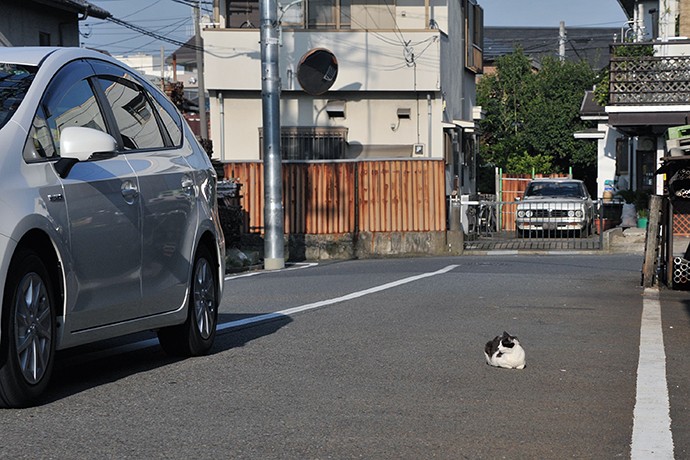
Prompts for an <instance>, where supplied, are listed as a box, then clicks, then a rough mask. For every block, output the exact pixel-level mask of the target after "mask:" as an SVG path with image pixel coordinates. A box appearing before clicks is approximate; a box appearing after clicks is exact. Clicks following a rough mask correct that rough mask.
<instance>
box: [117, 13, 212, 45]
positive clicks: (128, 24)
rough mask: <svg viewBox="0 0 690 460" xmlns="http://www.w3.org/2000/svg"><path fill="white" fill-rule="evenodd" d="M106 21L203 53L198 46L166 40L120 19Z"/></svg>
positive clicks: (170, 39) (162, 36) (166, 38)
mask: <svg viewBox="0 0 690 460" xmlns="http://www.w3.org/2000/svg"><path fill="white" fill-rule="evenodd" d="M108 21H110V22H112V23H114V24H117V25H120V26H122V27H126V28H128V29H130V30H133V31H135V32H139V33H140V34H142V35H147V36H149V37H153V38H155V39H157V40H160V41H164V42H167V43H171V44H173V45H177V46H179V47H180V48H182V47H185V48H189V49H192V50H194V51H198V50H202V51H203V47H201V48H200V47H198V46H196V45H193V44H191V43H186V42H182V41H179V40H174V39H172V38H168V37H166V36H164V35H160V34H157V33H155V32H151V31H150V30H147V29H144V28H143V27H139V26H137V25H134V24H131V23H129V22H126V21H123V20H122V19H117V18H114V17H112V16H111V17H109V18H108Z"/></svg>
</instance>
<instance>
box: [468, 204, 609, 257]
mask: <svg viewBox="0 0 690 460" xmlns="http://www.w3.org/2000/svg"><path fill="white" fill-rule="evenodd" d="M491 198H492V196H480V197H477V199H476V200H462V201H461V213H462V214H463V216H462V224H463V230H464V232H465V234H466V235H467V237H466V238H465V245H464V247H465V250H470V251H471V250H482V251H487V250H599V249H602V248H603V231H602V229H604V228H605V227H604V225H603V221H602V217H603V216H602V202H601V200H598V201H593V202H592V206H591V208H589V209H588V208H587V207H585V208H584V211H583V209H582V206H581V205H580V204H579V203H568V202H563V201H556V200H543V201H540V202H539V203H530V204H529V206H526V204H525V202H521V201H494V200H492V199H491Z"/></svg>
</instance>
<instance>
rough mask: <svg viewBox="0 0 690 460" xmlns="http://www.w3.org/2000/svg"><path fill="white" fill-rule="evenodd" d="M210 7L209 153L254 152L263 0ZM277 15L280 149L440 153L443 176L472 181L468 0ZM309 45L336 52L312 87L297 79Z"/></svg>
mask: <svg viewBox="0 0 690 460" xmlns="http://www.w3.org/2000/svg"><path fill="white" fill-rule="evenodd" d="M214 12H215V18H214V20H213V23H214V24H215V27H212V28H205V29H204V30H203V32H202V36H203V39H204V48H205V51H206V53H205V58H204V59H205V63H204V68H205V85H206V88H207V90H208V92H209V95H210V120H211V138H212V140H213V144H214V154H215V155H217V156H219V157H220V158H221V159H222V160H224V161H237V160H258V159H260V158H261V155H262V154H261V142H260V139H261V136H262V131H261V126H262V102H261V66H260V46H259V45H260V43H259V41H260V38H259V29H258V28H257V27H258V25H259V2H258V0H242V1H235V0H215V1H214ZM279 15H280V16H281V35H280V37H281V38H280V41H281V46H280V78H281V86H282V93H281V126H282V128H281V143H282V155H283V158H284V159H290V160H346V159H370V158H376V159H382V158H445V159H446V163H447V179H448V183H449V184H453V183H454V184H458V186H459V191H460V192H461V193H468V192H470V191H472V190H473V189H474V180H475V171H474V168H475V166H474V163H475V155H476V148H477V147H476V145H477V143H476V135H475V132H474V129H475V121H476V120H477V118H478V117H479V116H480V112H481V109H480V108H479V107H476V106H475V101H476V95H475V76H476V74H477V73H479V72H481V67H482V64H481V63H482V31H483V11H482V9H481V7H480V6H479V5H477V3H476V0H404V1H397V2H394V1H393V2H391V1H387V2H362V3H357V4H355V3H351V2H350V1H347V2H345V0H328V1H323V0H302V1H297V2H292V3H287V4H285V5H282V9H281V11H279ZM314 50H327V51H328V52H330V53H332V55H333V56H334V58H335V59H334V63H335V62H337V75H336V74H335V67H336V66H335V65H333V66H330V67H329V69H328V70H327V71H326V74H328V75H325V76H324V78H323V80H329V79H331V80H333V82H332V86H331V87H330V89H329V90H328V91H326V92H325V93H323V94H320V95H316V96H314V95H310V94H309V93H308V92H307V91H305V88H303V87H302V84H301V83H300V82H301V81H302V82H305V81H308V79H305V78H304V74H303V73H302V72H303V71H304V70H308V69H305V68H304V65H303V66H300V62H301V60H302V59H303V58H304V57H305V56H307V55H308V54H309V53H315V51H314ZM319 52H320V51H319ZM319 52H316V53H319ZM306 84H307V85H308V84H309V83H306ZM307 89H309V88H307ZM455 176H457V180H453V178H454V177H455Z"/></svg>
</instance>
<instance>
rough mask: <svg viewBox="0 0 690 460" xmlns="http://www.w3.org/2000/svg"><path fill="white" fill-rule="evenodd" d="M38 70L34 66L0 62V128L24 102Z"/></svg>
mask: <svg viewBox="0 0 690 460" xmlns="http://www.w3.org/2000/svg"><path fill="white" fill-rule="evenodd" d="M37 71H38V68H37V67H33V66H24V65H18V64H7V63H0V128H2V127H3V126H5V124H7V122H8V121H9V120H10V118H12V115H14V112H15V111H16V110H17V108H18V107H19V104H21V103H22V100H23V99H24V96H25V95H26V92H27V91H28V90H29V86H31V82H32V81H33V80H34V76H35V75H36V72H37Z"/></svg>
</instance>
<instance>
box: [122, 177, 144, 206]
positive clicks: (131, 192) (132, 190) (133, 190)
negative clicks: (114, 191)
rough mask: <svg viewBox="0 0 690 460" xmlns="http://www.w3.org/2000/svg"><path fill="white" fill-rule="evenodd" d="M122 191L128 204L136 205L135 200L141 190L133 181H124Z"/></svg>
mask: <svg viewBox="0 0 690 460" xmlns="http://www.w3.org/2000/svg"><path fill="white" fill-rule="evenodd" d="M120 190H121V192H122V196H123V197H124V199H125V201H126V202H127V204H132V203H134V200H136V199H137V197H138V196H139V189H138V188H137V186H136V184H135V183H134V182H132V181H131V180H126V181H124V182H123V183H122V188H121V189H120Z"/></svg>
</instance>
